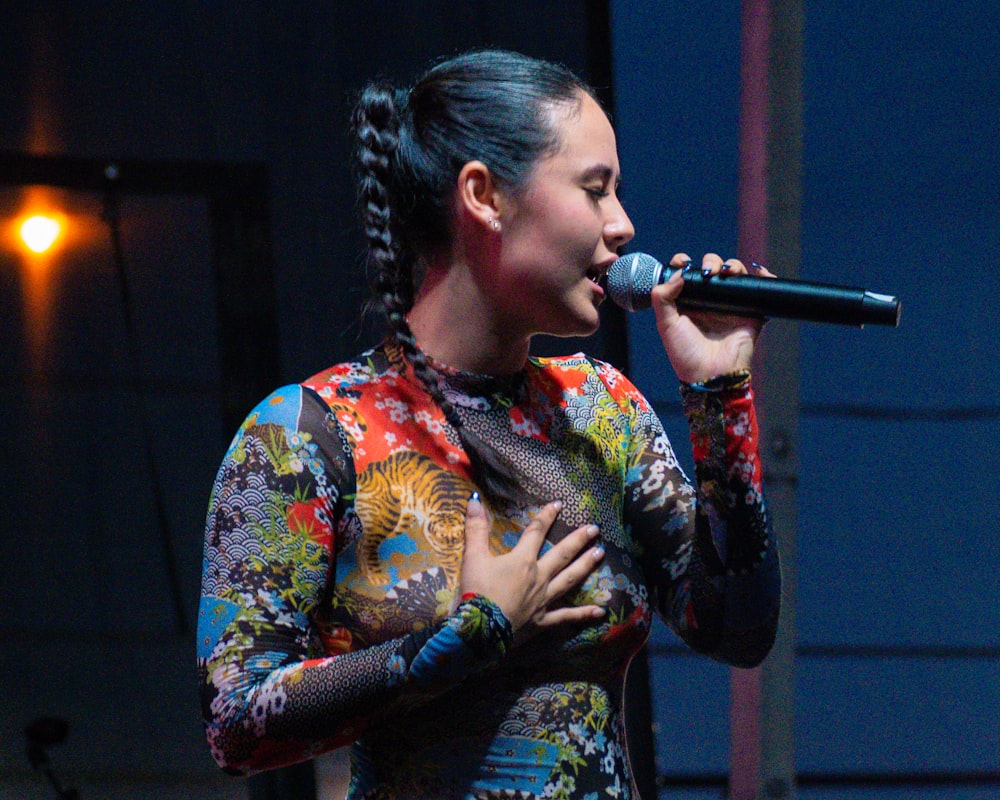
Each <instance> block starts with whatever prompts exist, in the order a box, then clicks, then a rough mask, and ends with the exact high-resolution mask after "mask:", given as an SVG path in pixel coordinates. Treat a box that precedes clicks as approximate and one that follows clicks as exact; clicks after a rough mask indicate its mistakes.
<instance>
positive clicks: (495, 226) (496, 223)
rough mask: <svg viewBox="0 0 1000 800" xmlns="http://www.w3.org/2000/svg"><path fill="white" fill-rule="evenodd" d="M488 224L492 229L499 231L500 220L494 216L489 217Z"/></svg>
mask: <svg viewBox="0 0 1000 800" xmlns="http://www.w3.org/2000/svg"><path fill="white" fill-rule="evenodd" d="M490 226H491V227H492V228H493V230H494V231H499V230H500V220H498V219H497V218H496V217H490Z"/></svg>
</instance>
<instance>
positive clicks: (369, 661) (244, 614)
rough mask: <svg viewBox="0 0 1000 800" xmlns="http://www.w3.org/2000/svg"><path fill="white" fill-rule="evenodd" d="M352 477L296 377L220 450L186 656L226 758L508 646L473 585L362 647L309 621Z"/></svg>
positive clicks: (430, 688) (450, 676) (335, 729)
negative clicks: (190, 656)
mask: <svg viewBox="0 0 1000 800" xmlns="http://www.w3.org/2000/svg"><path fill="white" fill-rule="evenodd" d="M354 483H355V481H354V475H353V466H352V462H351V453H350V449H349V447H348V446H347V444H346V439H345V437H344V436H343V431H342V430H341V429H340V426H339V425H338V423H337V422H336V420H334V419H332V417H331V415H329V414H328V409H327V407H326V406H325V405H324V404H323V402H322V401H321V400H320V399H318V398H317V397H316V396H315V395H314V394H313V393H311V392H310V391H309V390H308V389H305V388H303V387H300V386H289V387H284V388H283V389H281V390H279V391H278V392H276V393H274V394H273V395H272V396H271V397H269V398H268V399H267V400H265V401H264V402H263V403H261V404H260V406H258V408H257V409H256V410H255V411H254V412H253V413H252V414H251V415H250V416H249V417H248V418H247V421H246V422H245V423H244V425H243V426H242V427H241V429H240V431H239V432H238V433H237V435H236V438H235V439H234V441H233V443H232V445H231V446H230V448H229V450H228V451H227V453H226V456H225V458H224V460H223V463H222V466H221V468H220V470H219V473H218V476H217V478H216V481H215V484H214V486H213V489H212V494H211V499H210V503H209V511H208V519H207V525H206V535H205V555H204V565H203V580H202V599H201V608H200V616H199V626H198V665H199V674H200V679H201V697H202V710H203V718H204V722H205V727H206V732H207V737H208V741H209V744H210V746H211V749H212V753H213V756H214V758H215V759H216V761H217V762H218V763H219V764H220V765H221V766H223V767H224V768H225V769H226V770H227V771H230V772H234V773H249V772H254V771H257V770H262V769H269V768H272V767H276V766H280V765H282V764H287V763H292V762H295V761H300V760H302V759H305V758H309V757H312V756H315V755H317V754H318V753H320V752H323V751H325V750H328V749H331V748H333V747H337V746H340V745H342V744H346V743H349V742H351V741H354V740H355V739H357V738H358V736H359V734H360V733H361V732H362V731H363V730H364V729H365V728H366V727H367V726H368V725H369V724H370V723H371V722H372V721H373V720H375V719H380V718H383V717H385V716H386V715H389V714H391V713H392V710H393V709H394V708H398V707H399V706H400V704H406V706H407V707H410V706H412V705H413V704H414V703H420V702H422V701H424V700H426V699H429V698H432V697H435V696H437V695H439V694H440V693H441V692H443V691H445V690H446V689H448V688H449V687H451V686H454V685H456V684H458V683H460V682H461V681H462V680H464V679H465V678H466V677H467V676H468V675H470V674H473V673H475V672H476V671H477V670H480V669H482V668H484V667H486V666H488V665H490V664H492V663H495V662H496V661H497V660H498V659H500V658H501V657H502V656H503V654H504V652H505V651H506V649H507V648H508V646H509V645H510V641H511V637H512V633H511V628H510V623H509V621H508V620H507V619H506V618H505V617H504V616H503V614H502V612H501V611H500V610H499V609H498V608H497V607H496V606H495V605H493V604H492V603H491V602H489V601H488V600H486V599H485V598H482V597H478V596H473V597H468V598H464V599H463V601H462V602H461V603H460V604H459V605H458V607H457V609H456V610H455V611H454V613H453V614H452V615H451V616H449V617H447V618H445V619H444V620H443V621H441V622H439V623H437V624H435V625H432V626H427V627H424V628H422V629H419V630H415V631H413V632H411V633H409V634H407V635H405V636H402V637H399V638H393V639H389V640H388V641H384V642H380V643H377V644H372V645H371V646H368V647H365V648H363V649H357V650H354V648H353V647H352V646H351V645H349V644H345V643H344V642H343V641H342V640H340V639H338V632H337V629H336V628H335V627H325V626H324V625H323V624H322V619H321V618H319V616H320V615H318V611H319V610H320V609H321V607H322V605H323V603H324V602H327V601H328V598H329V596H330V591H331V586H330V585H329V583H330V581H332V575H333V574H334V569H335V560H336V556H337V553H338V552H339V551H340V550H341V549H342V548H344V547H346V546H348V543H349V542H350V541H351V537H352V534H353V531H352V525H356V524H357V520H356V517H353V516H352V515H351V514H350V513H347V510H348V509H349V507H350V503H351V502H352V500H353V493H354V492H355V485H354ZM329 653H339V654H337V655H328V654H329Z"/></svg>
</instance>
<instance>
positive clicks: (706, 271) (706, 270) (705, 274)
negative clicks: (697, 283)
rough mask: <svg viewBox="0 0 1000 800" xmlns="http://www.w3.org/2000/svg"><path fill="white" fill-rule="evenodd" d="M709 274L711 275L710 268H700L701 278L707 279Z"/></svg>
mask: <svg viewBox="0 0 1000 800" xmlns="http://www.w3.org/2000/svg"><path fill="white" fill-rule="evenodd" d="M711 274H712V268H711V267H702V268H701V277H703V278H707V277H708V276H709V275H711Z"/></svg>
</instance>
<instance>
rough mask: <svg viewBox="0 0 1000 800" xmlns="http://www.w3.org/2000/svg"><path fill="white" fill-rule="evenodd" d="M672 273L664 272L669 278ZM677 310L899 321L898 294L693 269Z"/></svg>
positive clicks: (843, 322)
mask: <svg viewBox="0 0 1000 800" xmlns="http://www.w3.org/2000/svg"><path fill="white" fill-rule="evenodd" d="M667 277H669V273H668V272H667V271H666V270H664V277H663V278H662V280H665V279H666V278H667ZM677 306H678V308H683V309H688V310H693V311H714V312H722V313H726V314H737V315H739V316H743V317H783V318H785V319H795V320H802V321H805V322H833V323H837V324H840V325H857V326H859V327H860V326H864V325H891V326H893V327H895V326H897V325H899V317H900V313H901V312H902V307H901V304H900V302H899V300H897V299H896V298H895V297H890V296H888V295H883V294H876V293H874V292H869V291H867V290H866V289H859V288H855V287H852V286H834V285H832V284H825V283H808V282H806V281H796V280H789V279H782V278H760V277H756V276H754V275H724V274H717V275H709V276H705V275H703V274H702V273H701V271H700V270H689V271H688V272H687V273H685V275H684V289H683V290H682V291H681V294H680V296H679V297H678V298H677Z"/></svg>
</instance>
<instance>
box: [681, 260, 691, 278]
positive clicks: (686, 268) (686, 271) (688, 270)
mask: <svg viewBox="0 0 1000 800" xmlns="http://www.w3.org/2000/svg"><path fill="white" fill-rule="evenodd" d="M681 272H683V273H684V274H685V275H690V274H691V273H692V272H694V264H692V263H691V262H690V261H686V262H685V263H684V268H683V269H681Z"/></svg>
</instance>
